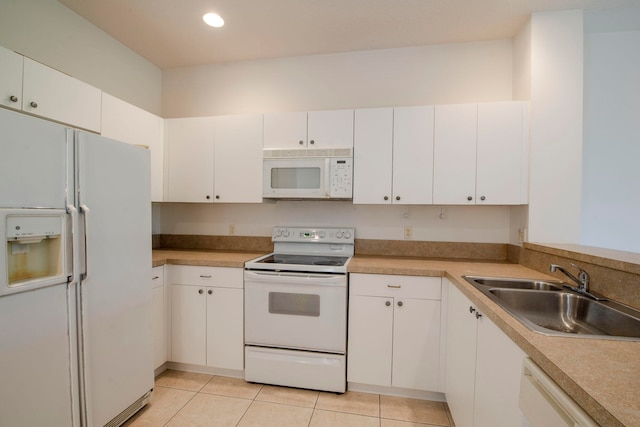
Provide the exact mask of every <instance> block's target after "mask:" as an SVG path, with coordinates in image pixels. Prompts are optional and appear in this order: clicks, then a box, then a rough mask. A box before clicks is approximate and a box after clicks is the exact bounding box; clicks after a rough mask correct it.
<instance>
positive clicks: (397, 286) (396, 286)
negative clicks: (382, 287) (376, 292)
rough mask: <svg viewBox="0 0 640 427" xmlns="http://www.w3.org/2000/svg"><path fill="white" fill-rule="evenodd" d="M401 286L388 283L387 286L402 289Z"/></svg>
mask: <svg viewBox="0 0 640 427" xmlns="http://www.w3.org/2000/svg"><path fill="white" fill-rule="evenodd" d="M401 287H402V286H401V285H387V288H394V289H400V288H401Z"/></svg>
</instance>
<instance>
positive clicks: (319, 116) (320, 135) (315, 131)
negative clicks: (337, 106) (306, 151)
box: [307, 110, 353, 148]
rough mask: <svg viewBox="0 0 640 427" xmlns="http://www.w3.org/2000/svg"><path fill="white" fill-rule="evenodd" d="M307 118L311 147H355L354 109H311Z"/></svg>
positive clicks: (309, 145) (308, 138) (308, 137)
mask: <svg viewBox="0 0 640 427" xmlns="http://www.w3.org/2000/svg"><path fill="white" fill-rule="evenodd" d="M307 118H308V122H307V123H308V126H307V140H308V147H309V148H313V147H316V148H351V147H353V110H327V111H310V112H309V113H308V115H307Z"/></svg>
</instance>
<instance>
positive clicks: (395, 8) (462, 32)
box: [58, 0, 637, 69]
mask: <svg viewBox="0 0 640 427" xmlns="http://www.w3.org/2000/svg"><path fill="white" fill-rule="evenodd" d="M58 1H59V2H60V3H62V4H64V5H65V6H67V7H69V8H70V9H72V10H73V11H75V12H76V13H78V14H79V15H80V16H82V17H84V18H85V19H87V20H88V21H90V22H91V23H93V24H94V25H96V26H97V27H99V28H101V29H102V30H104V31H105V32H106V33H108V34H110V35H111V36H112V37H114V38H115V39H117V40H119V41H120V42H121V43H123V44H124V45H126V46H127V47H129V48H130V49H132V50H133V51H135V52H136V53H138V54H139V55H141V56H143V57H144V58H146V59H147V60H149V61H150V62H152V63H153V64H155V65H156V66H157V67H159V68H161V69H165V68H175V67H189V66H195V65H202V64H212V63H219V62H228V61H240V60H252V59H263V58H276V57H287V56H300V55H315V54H323V53H337V52H348V51H357V50H370V49H385V48H397V47H409V46H419V45H428V44H440V43H455V42H465V41H481V40H494V39H504V38H511V37H512V36H513V35H514V34H515V33H516V32H517V31H518V30H519V29H520V28H521V27H522V25H523V24H524V23H525V22H526V20H527V19H528V17H529V16H530V14H531V13H532V12H538V11H550V10H564V9H592V10H593V9H606V8H611V7H612V6H616V5H621V4H628V3H629V2H634V1H636V2H637V0H58ZM211 11H213V12H216V13H218V14H220V15H221V16H222V17H223V18H224V19H225V21H226V23H225V26H224V27H222V28H211V27H208V26H206V25H205V24H204V22H203V21H202V15H203V14H204V13H206V12H211Z"/></svg>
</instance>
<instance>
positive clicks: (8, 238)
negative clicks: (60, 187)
mask: <svg viewBox="0 0 640 427" xmlns="http://www.w3.org/2000/svg"><path fill="white" fill-rule="evenodd" d="M66 217H67V215H66V212H65V211H63V210H54V209H7V210H0V220H1V221H2V222H1V225H0V229H1V230H2V235H3V236H4V241H5V244H4V245H3V248H2V249H0V253H2V255H3V258H4V260H3V261H4V263H3V264H4V271H3V274H2V275H1V276H0V281H1V282H0V285H2V286H0V295H2V294H9V293H14V292H21V291H23V290H30V289H35V288H41V287H44V286H49V285H54V284H57V283H64V282H66V281H67V274H68V265H67V262H68V260H67V252H68V250H67V239H66V236H67V222H66Z"/></svg>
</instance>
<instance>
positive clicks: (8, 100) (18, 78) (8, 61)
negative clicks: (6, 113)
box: [0, 46, 23, 110]
mask: <svg viewBox="0 0 640 427" xmlns="http://www.w3.org/2000/svg"><path fill="white" fill-rule="evenodd" d="M22 63H23V57H22V55H19V54H17V53H15V52H12V51H10V50H9V49H5V48H3V47H1V46H0V105H3V106H5V107H9V108H14V109H16V110H20V108H21V107H22Z"/></svg>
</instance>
